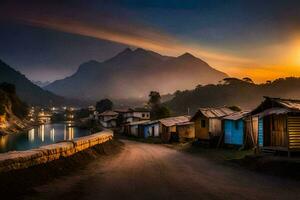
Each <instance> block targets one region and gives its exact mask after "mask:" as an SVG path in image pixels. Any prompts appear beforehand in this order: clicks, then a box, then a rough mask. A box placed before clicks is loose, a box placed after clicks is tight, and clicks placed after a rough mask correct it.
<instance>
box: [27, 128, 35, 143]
mask: <svg viewBox="0 0 300 200" xmlns="http://www.w3.org/2000/svg"><path fill="white" fill-rule="evenodd" d="M28 140H29V141H30V142H34V128H33V129H31V130H29V131H28Z"/></svg>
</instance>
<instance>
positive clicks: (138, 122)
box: [128, 120, 150, 126]
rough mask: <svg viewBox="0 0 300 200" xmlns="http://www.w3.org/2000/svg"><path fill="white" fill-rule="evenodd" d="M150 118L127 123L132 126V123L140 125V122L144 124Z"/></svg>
mask: <svg viewBox="0 0 300 200" xmlns="http://www.w3.org/2000/svg"><path fill="white" fill-rule="evenodd" d="M149 121H150V120H143V121H137V122H130V123H129V124H128V125H130V126H134V125H140V124H145V123H147V122H149Z"/></svg>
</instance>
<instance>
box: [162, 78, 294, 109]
mask: <svg viewBox="0 0 300 200" xmlns="http://www.w3.org/2000/svg"><path fill="white" fill-rule="evenodd" d="M263 96H271V97H282V98H290V99H300V78H295V77H288V78H280V79H276V80H274V81H268V82H266V83H263V84H255V83H253V81H252V80H251V79H249V78H244V79H242V80H240V79H236V78H225V79H224V80H223V81H222V82H220V83H219V84H216V85H213V84H210V85H203V86H202V85H198V86H197V87H196V88H195V89H193V90H186V91H177V92H176V93H175V97H174V98H173V99H172V100H170V101H168V102H166V103H165V104H166V105H167V106H168V107H169V108H170V109H171V110H172V111H173V112H174V113H175V114H184V113H187V112H188V109H189V111H190V113H194V112H195V111H196V110H197V108H199V107H206V106H224V105H227V106H233V105H236V106H239V107H241V108H243V109H252V108H255V106H257V105H258V104H259V103H260V102H261V101H262V100H263Z"/></svg>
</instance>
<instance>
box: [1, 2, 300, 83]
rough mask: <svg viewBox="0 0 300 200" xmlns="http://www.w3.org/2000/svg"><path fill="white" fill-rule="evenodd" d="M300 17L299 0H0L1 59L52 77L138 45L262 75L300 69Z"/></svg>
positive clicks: (35, 76) (38, 76) (32, 75)
mask: <svg viewBox="0 0 300 200" xmlns="http://www.w3.org/2000/svg"><path fill="white" fill-rule="evenodd" d="M299 24H300V1H297V0H285V1H283V0H259V1H258V0H251V1H248V0H164V1H161V0H97V1H96V0H72V1H69V0H66V1H59V0H51V1H48V0H44V1H38V0H27V1H15V0H10V1H6V0H2V1H1V2H0V59H2V60H3V61H5V62H6V63H8V64H9V65H11V66H12V67H14V68H15V69H17V70H19V71H21V72H22V73H23V74H25V75H26V76H27V77H28V78H29V79H31V80H35V81H37V80H40V81H53V80H56V79H61V78H64V77H66V76H69V75H71V74H72V73H74V72H75V71H76V70H77V68H78V66H79V65H80V64H81V63H83V62H86V61H89V60H98V61H103V60H105V59H108V58H110V57H112V56H114V55H116V54H117V53H118V52H120V51H122V50H123V49H124V48H126V47H131V48H136V47H141V48H145V49H149V50H153V51H156V52H158V53H161V54H163V55H170V56H178V55H181V54H183V53H185V52H190V53H192V54H193V55H195V56H197V57H199V58H201V59H203V60H205V61H206V62H208V63H209V64H210V65H211V66H212V67H214V68H216V69H218V70H221V71H223V72H225V73H227V74H228V75H230V76H232V77H238V78H242V77H251V78H252V79H253V80H254V81H256V82H265V81H267V80H273V79H275V78H279V77H287V76H300V30H299V29H300V26H299Z"/></svg>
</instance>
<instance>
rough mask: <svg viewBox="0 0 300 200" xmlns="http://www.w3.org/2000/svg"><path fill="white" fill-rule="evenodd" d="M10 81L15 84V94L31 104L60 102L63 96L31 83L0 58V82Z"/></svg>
mask: <svg viewBox="0 0 300 200" xmlns="http://www.w3.org/2000/svg"><path fill="white" fill-rule="evenodd" d="M3 82H6V83H11V84H13V85H15V87H16V92H17V95H18V96H19V97H20V98H21V99H22V100H23V101H25V102H26V103H28V104H33V105H49V104H54V105H57V104H62V103H64V102H65V101H66V99H65V98H63V97H60V96H58V95H55V94H53V93H52V92H49V91H45V90H43V89H42V88H40V87H39V86H37V85H35V84H33V83H32V82H31V81H30V80H28V79H27V78H26V77H25V76H24V75H23V74H21V73H20V72H18V71H16V70H14V69H13V68H11V67H10V66H9V65H7V64H6V63H4V62H3V61H1V60H0V83H3Z"/></svg>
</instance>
